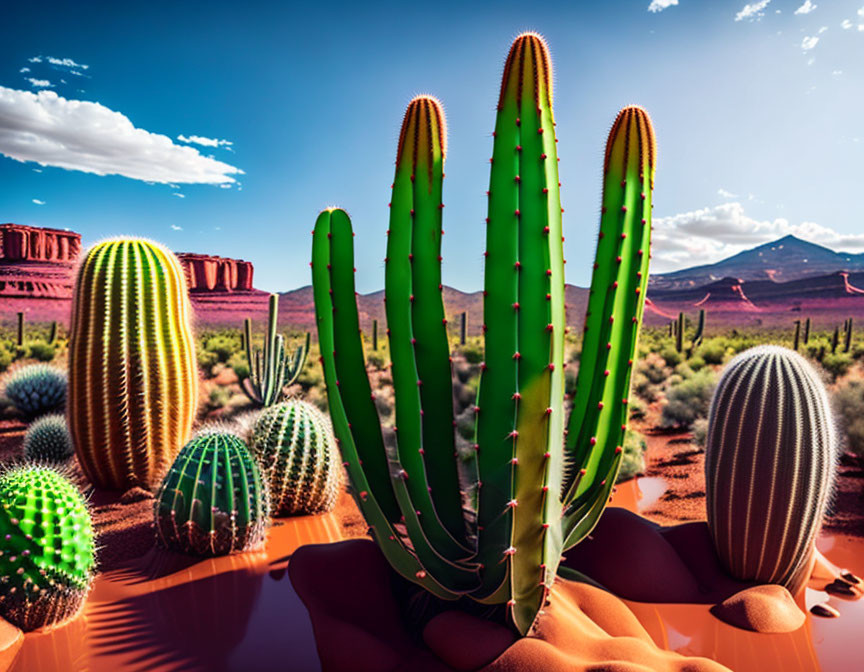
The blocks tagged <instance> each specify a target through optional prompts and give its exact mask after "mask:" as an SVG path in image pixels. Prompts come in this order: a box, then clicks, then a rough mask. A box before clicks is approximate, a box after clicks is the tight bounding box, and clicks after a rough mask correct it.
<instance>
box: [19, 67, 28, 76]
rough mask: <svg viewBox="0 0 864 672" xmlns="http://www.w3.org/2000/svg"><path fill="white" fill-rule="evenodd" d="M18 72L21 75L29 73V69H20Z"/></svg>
mask: <svg viewBox="0 0 864 672" xmlns="http://www.w3.org/2000/svg"><path fill="white" fill-rule="evenodd" d="M18 72H20V73H21V74H22V75H23V74H24V73H26V72H30V68H21V69H20V70H19V71H18Z"/></svg>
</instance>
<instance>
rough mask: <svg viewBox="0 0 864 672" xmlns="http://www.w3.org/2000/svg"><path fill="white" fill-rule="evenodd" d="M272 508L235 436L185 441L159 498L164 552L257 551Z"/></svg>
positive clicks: (203, 436)
mask: <svg viewBox="0 0 864 672" xmlns="http://www.w3.org/2000/svg"><path fill="white" fill-rule="evenodd" d="M268 507H269V505H268V499H267V490H266V486H265V485H264V483H263V482H262V480H261V473H260V471H259V469H258V464H257V463H256V461H255V459H254V458H253V457H252V455H251V454H250V453H249V450H248V448H247V447H246V444H245V443H243V441H241V440H240V439H239V438H238V437H237V436H235V435H233V434H228V433H220V432H218V431H213V432H209V433H203V434H201V435H199V436H197V437H196V438H194V439H192V440H191V441H190V442H189V443H187V444H186V445H185V446H184V447H183V450H181V451H180V454H179V455H178V456H177V459H176V460H175V461H174V464H173V465H171V469H170V470H169V471H168V474H167V475H166V476H165V480H163V481H162V486H161V487H160V488H159V492H158V494H157V496H156V501H155V504H154V515H155V519H156V534H157V538H158V539H159V542H160V543H161V544H162V545H163V546H165V547H166V548H170V549H174V550H178V551H182V552H184V553H189V554H191V555H205V556H212V555H227V554H229V553H236V552H239V551H248V550H254V549H256V548H259V547H260V546H261V545H262V544H263V543H264V537H265V534H266V532H267V525H268V513H269V508H268Z"/></svg>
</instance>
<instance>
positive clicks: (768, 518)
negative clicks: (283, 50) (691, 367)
mask: <svg viewBox="0 0 864 672" xmlns="http://www.w3.org/2000/svg"><path fill="white" fill-rule="evenodd" d="M835 460H836V436H835V432H834V426H833V420H832V414H831V407H830V404H829V400H828V395H827V392H826V390H825V387H824V385H823V384H822V382H821V381H820V379H819V376H818V374H817V373H816V372H815V371H814V370H813V369H812V367H811V366H810V365H809V364H808V363H807V361H806V360H805V359H804V358H803V357H801V356H800V355H798V354H797V353H795V352H793V351H792V350H788V349H786V348H781V347H778V346H760V347H756V348H752V349H750V350H747V351H745V352H743V353H741V354H740V355H738V356H737V357H736V358H735V359H733V360H732V361H731V362H730V363H729V365H728V366H727V367H726V370H725V371H724V373H723V375H722V377H721V378H720V381H719V383H718V385H717V390H716V392H715V393H714V398H713V400H712V402H711V410H710V414H709V425H708V434H707V443H706V449H705V480H706V485H707V493H706V494H707V509H708V525H709V528H710V530H711V536H712V538H713V540H714V546H715V548H716V550H717V555H718V557H719V558H720V560H721V562H722V563H723V565H724V566H725V567H726V569H727V571H728V572H729V573H730V574H731V575H732V576H734V577H735V578H737V579H740V580H742V581H757V582H760V583H776V584H780V585H783V586H786V587H787V588H789V590H790V591H791V592H792V593H793V594H795V593H796V592H797V591H798V590H799V589H800V587H801V586H802V585H803V583H804V582H805V581H806V579H807V578H808V576H807V572H808V569H809V561H810V558H811V557H812V552H813V548H814V540H815V537H816V534H817V532H818V531H819V527H820V525H821V522H822V516H823V514H824V512H825V507H826V505H827V502H828V499H829V498H830V494H831V489H832V483H833V478H834V471H835Z"/></svg>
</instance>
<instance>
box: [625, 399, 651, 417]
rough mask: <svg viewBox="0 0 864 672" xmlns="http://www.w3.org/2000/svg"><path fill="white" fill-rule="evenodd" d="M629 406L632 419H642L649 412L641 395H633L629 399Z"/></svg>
mask: <svg viewBox="0 0 864 672" xmlns="http://www.w3.org/2000/svg"><path fill="white" fill-rule="evenodd" d="M627 406H628V408H629V409H630V419H631V420H641V419H642V418H644V417H645V415H646V414H647V408H646V407H645V402H644V401H642V399H640V398H639V397H636V396H631V397H630V398H629V399H628V400H627Z"/></svg>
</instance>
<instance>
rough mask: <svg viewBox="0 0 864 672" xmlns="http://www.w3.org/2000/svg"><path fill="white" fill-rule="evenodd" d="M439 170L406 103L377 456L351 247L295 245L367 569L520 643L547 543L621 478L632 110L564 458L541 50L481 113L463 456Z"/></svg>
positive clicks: (344, 218) (628, 358)
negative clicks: (474, 605) (474, 383)
mask: <svg viewBox="0 0 864 672" xmlns="http://www.w3.org/2000/svg"><path fill="white" fill-rule="evenodd" d="M445 154H446V130H445V122H444V114H443V110H442V109H441V107H440V104H439V103H438V101H437V100H435V99H434V98H431V97H429V96H420V97H418V98H416V99H414V100H412V101H411V103H410V104H409V106H408V110H407V111H406V114H405V118H404V120H403V125H402V131H401V133H400V141H399V150H398V154H397V162H396V174H395V179H394V183H393V195H392V199H391V203H390V228H389V231H388V241H387V257H386V259H385V275H386V284H385V294H386V311H387V326H388V331H387V333H388V336H389V339H390V354H391V360H392V375H393V383H394V388H395V396H396V421H395V426H394V428H393V429H394V433H395V436H396V448H395V449H394V450H391V449H389V448H385V444H384V440H383V435H382V430H381V424H380V420H379V418H378V415H377V411H376V408H375V398H374V395H373V393H372V390H371V386H370V384H369V380H368V377H367V375H366V367H365V362H364V353H363V344H362V339H361V337H360V335H359V315H358V311H357V303H356V298H355V285H354V270H353V269H354V248H353V231H352V227H351V221H350V219H349V218H348V215H347V214H346V213H345V212H344V211H343V210H340V209H328V210H325V211H324V212H322V213H321V214H320V215H319V217H318V220H317V222H316V224H315V231H314V237H313V250H312V278H313V291H314V298H315V311H316V321H317V326H318V337H319V344H320V349H321V364H322V366H323V369H324V376H325V380H326V384H327V393H328V400H329V406H330V416H331V419H332V421H333V429H334V432H335V435H336V437H337V441H338V443H339V447H340V450H341V453H342V457H343V459H344V460H345V462H344V464H345V467H346V469H347V472H348V476H349V478H350V480H351V484H352V486H353V492H354V494H355V497H356V500H357V503H358V505H359V507H360V509H361V511H362V513H363V515H364V517H365V518H366V521H367V523H368V524H369V527H370V531H371V534H372V535H373V536H374V538H375V540H376V541H377V543H378V545H379V546H380V548H381V550H382V551H383V553H384V555H385V557H387V559H388V560H389V561H390V563H391V564H392V565H393V567H394V568H395V569H396V570H397V571H398V572H399V573H400V574H402V575H403V576H404V577H406V578H408V579H409V580H411V581H413V582H415V583H417V584H419V585H420V586H422V587H424V588H426V589H427V590H429V591H430V592H432V593H433V594H434V595H436V596H438V597H440V598H443V599H449V600H454V599H458V598H459V597H460V596H463V595H467V596H469V597H471V598H472V599H474V600H476V601H479V602H483V603H487V604H504V605H507V613H508V617H509V620H510V622H511V624H512V625H513V627H514V628H515V629H516V630H517V631H518V632H519V633H521V634H526V633H527V632H528V631H529V630H530V628H531V626H532V624H533V623H534V621H535V618H536V616H537V614H538V612H539V611H540V609H541V608H542V606H543V604H544V603H545V601H546V600H547V599H549V598H548V592H549V589H550V587H551V585H552V582H553V581H554V578H555V576H556V570H557V566H558V563H559V560H560V557H561V553H562V551H563V549H564V548H565V543H569V545H572V544H575V543H576V542H577V541H578V540H579V539H581V538H582V537H584V536H585V535H587V534H588V532H590V530H591V528H593V526H594V524H596V521H597V519H598V518H599V516H600V513H601V512H602V510H603V507H604V506H605V504H606V502H607V500H608V496H609V492H610V490H611V487H612V485H613V484H614V481H615V474H616V472H617V468H618V464H619V462H620V457H619V453H620V449H617V446H620V445H621V442H622V439H623V433H624V429H625V426H626V417H627V415H626V397H627V394H628V391H629V381H630V371H631V368H632V359H633V356H634V352H635V348H636V335H637V333H638V330H639V325H640V322H641V317H642V309H643V302H644V295H645V286H646V283H647V279H648V273H647V270H648V257H649V254H648V252H649V242H650V221H651V196H650V194H651V189H652V187H653V174H654V163H655V161H654V156H655V150H654V136H653V131H652V130H651V125H650V120H649V119H648V116H647V114H646V113H645V112H644V111H643V110H641V108H635V107H630V108H625V110H622V112H621V113H620V114H619V118H618V121H616V124H615V126H614V127H613V132H612V135H611V136H610V140H609V145H608V146H607V156H606V165H605V167H604V176H605V185H604V201H603V206H604V214H603V217H602V219H601V234H600V238H601V241H600V243H599V245H598V254H597V262H598V263H597V264H596V265H595V273H594V281H593V284H592V290H591V291H592V299H591V300H590V303H589V306H590V307H589V319H588V322H587V324H588V325H589V329H591V331H590V332H589V333H588V334H586V344H587V347H583V354H582V363H581V365H580V376H581V378H580V379H579V380H580V381H581V386H580V387H579V388H577V399H576V403H577V406H578V408H579V411H578V412H577V413H576V414H575V415H574V416H573V417H571V420H570V427H569V432H568V436H567V442H566V446H565V440H564V426H565V417H564V334H565V315H564V259H563V236H562V222H561V218H562V209H561V202H560V196H559V184H558V159H557V148H556V139H555V121H554V116H553V111H552V65H551V59H550V57H549V51H548V47H547V45H546V43H545V41H544V40H543V39H542V38H541V37H540V36H539V35H537V34H535V33H525V34H523V35H520V36H519V37H518V38H517V39H516V40H515V42H514V43H513V45H512V47H511V50H510V53H509V55H508V58H507V63H506V65H505V68H504V76H503V80H502V84H501V91H500V96H499V101H498V111H497V120H496V125H495V140H494V147H493V153H492V159H491V176H490V188H489V199H488V217H487V220H486V222H487V235H486V266H485V280H484V307H483V332H484V337H485V356H486V360H485V362H484V363H483V364H482V365H481V369H482V374H481V380H480V385H479V391H478V398H477V404H476V407H475V440H474V442H473V446H471V447H468V448H467V449H466V448H465V447H463V446H460V445H459V444H457V442H456V438H455V432H454V424H455V423H454V420H455V418H454V415H453V401H452V398H453V397H452V395H453V392H452V379H451V367H450V363H449V343H448V339H447V329H446V327H447V321H446V317H445V313H444V306H443V301H442V283H441V234H442V233H443V231H442V228H441V221H442V218H441V214H442V209H443V202H442V198H441V195H442V185H443V176H444V175H443V164H444V158H445ZM607 211H608V212H607ZM613 321H614V324H612V323H613ZM622 402H623V403H622ZM619 428H620V429H619Z"/></svg>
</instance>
